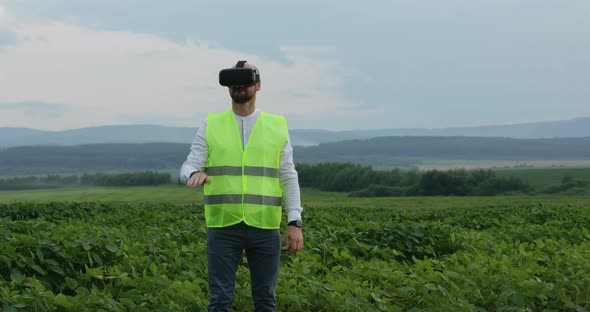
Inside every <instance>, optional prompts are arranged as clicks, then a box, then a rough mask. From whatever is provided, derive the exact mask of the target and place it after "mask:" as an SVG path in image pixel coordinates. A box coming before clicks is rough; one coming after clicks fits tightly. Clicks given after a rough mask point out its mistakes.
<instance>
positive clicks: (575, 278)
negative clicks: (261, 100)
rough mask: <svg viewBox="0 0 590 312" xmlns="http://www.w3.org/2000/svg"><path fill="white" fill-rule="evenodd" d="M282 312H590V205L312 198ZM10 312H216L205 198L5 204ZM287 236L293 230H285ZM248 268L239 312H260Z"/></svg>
mask: <svg viewBox="0 0 590 312" xmlns="http://www.w3.org/2000/svg"><path fill="white" fill-rule="evenodd" d="M302 198H303V205H304V207H305V211H304V219H305V228H304V235H305V246H304V249H303V250H302V251H301V252H299V253H297V254H296V255H291V254H289V253H288V252H287V251H286V250H285V251H284V253H283V254H282V256H281V258H282V259H281V273H280V278H279V283H278V286H277V298H278V302H279V311H409V310H411V311H432V310H434V311H540V310H548V311H587V310H589V309H590V261H588V259H590V197H582V196H577V197H574V196H569V197H560V196H518V197H517V196H511V197H414V198H410V197H402V198H372V199H371V198H354V199H353V198H347V197H346V196H345V194H338V193H325V192H318V191H311V190H304V191H303V194H302ZM0 200H1V201H0V235H1V237H2V239H1V240H0V307H1V310H2V311H205V310H206V304H207V297H208V293H207V287H208V286H207V264H206V246H205V240H206V227H205V224H204V217H203V209H202V204H201V201H202V191H200V190H189V189H186V188H184V187H180V186H178V187H177V186H166V187H133V188H131V187H130V188H80V189H59V190H37V191H10V192H0ZM283 226H284V225H283ZM249 287H250V282H249V276H248V272H247V263H246V260H245V259H244V262H243V263H242V265H240V267H239V269H238V277H237V285H236V296H235V303H234V310H235V311H251V310H252V299H251V297H250V294H249Z"/></svg>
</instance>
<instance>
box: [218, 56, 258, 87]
mask: <svg viewBox="0 0 590 312" xmlns="http://www.w3.org/2000/svg"><path fill="white" fill-rule="evenodd" d="M244 64H246V61H239V62H238V63H237V64H236V67H234V68H227V69H222V70H221V71H220V72H219V84H220V85H222V86H224V87H230V88H234V87H249V86H253V85H255V84H256V83H257V82H259V81H260V74H259V73H258V69H254V68H245V67H244Z"/></svg>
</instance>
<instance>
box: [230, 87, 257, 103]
mask: <svg viewBox="0 0 590 312" xmlns="http://www.w3.org/2000/svg"><path fill="white" fill-rule="evenodd" d="M255 94H256V93H255V92H250V90H248V89H246V88H231V89H230V91H229V95H230V96H231V98H232V100H234V102H236V103H237V104H244V103H246V102H249V101H250V100H251V99H252V98H253V97H254V95H255Z"/></svg>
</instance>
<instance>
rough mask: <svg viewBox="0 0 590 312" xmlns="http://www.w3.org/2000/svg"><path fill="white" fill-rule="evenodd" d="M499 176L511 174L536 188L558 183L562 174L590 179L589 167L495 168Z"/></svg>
mask: <svg viewBox="0 0 590 312" xmlns="http://www.w3.org/2000/svg"><path fill="white" fill-rule="evenodd" d="M495 172H496V175H497V176H499V177H508V176H513V177H517V178H520V179H523V180H524V181H526V182H528V183H530V184H531V185H532V186H533V187H535V188H536V189H543V188H546V187H549V186H554V185H559V184H560V183H561V179H563V177H564V176H571V177H572V178H574V179H578V180H584V181H590V168H529V169H505V170H495Z"/></svg>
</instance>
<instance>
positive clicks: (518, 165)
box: [416, 159, 590, 171]
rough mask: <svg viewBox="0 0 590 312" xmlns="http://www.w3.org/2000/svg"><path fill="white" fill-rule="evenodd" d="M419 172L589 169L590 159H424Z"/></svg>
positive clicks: (419, 165)
mask: <svg viewBox="0 0 590 312" xmlns="http://www.w3.org/2000/svg"><path fill="white" fill-rule="evenodd" d="M416 167H417V168H418V169H419V170H432V169H437V170H449V169H468V170H470V169H492V170H508V171H510V170H522V169H531V170H540V169H553V168H572V169H577V168H584V167H586V168H589V167H590V159H579V160H526V159H523V160H444V159H436V160H429V159H424V160H422V161H420V163H418V164H416Z"/></svg>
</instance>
